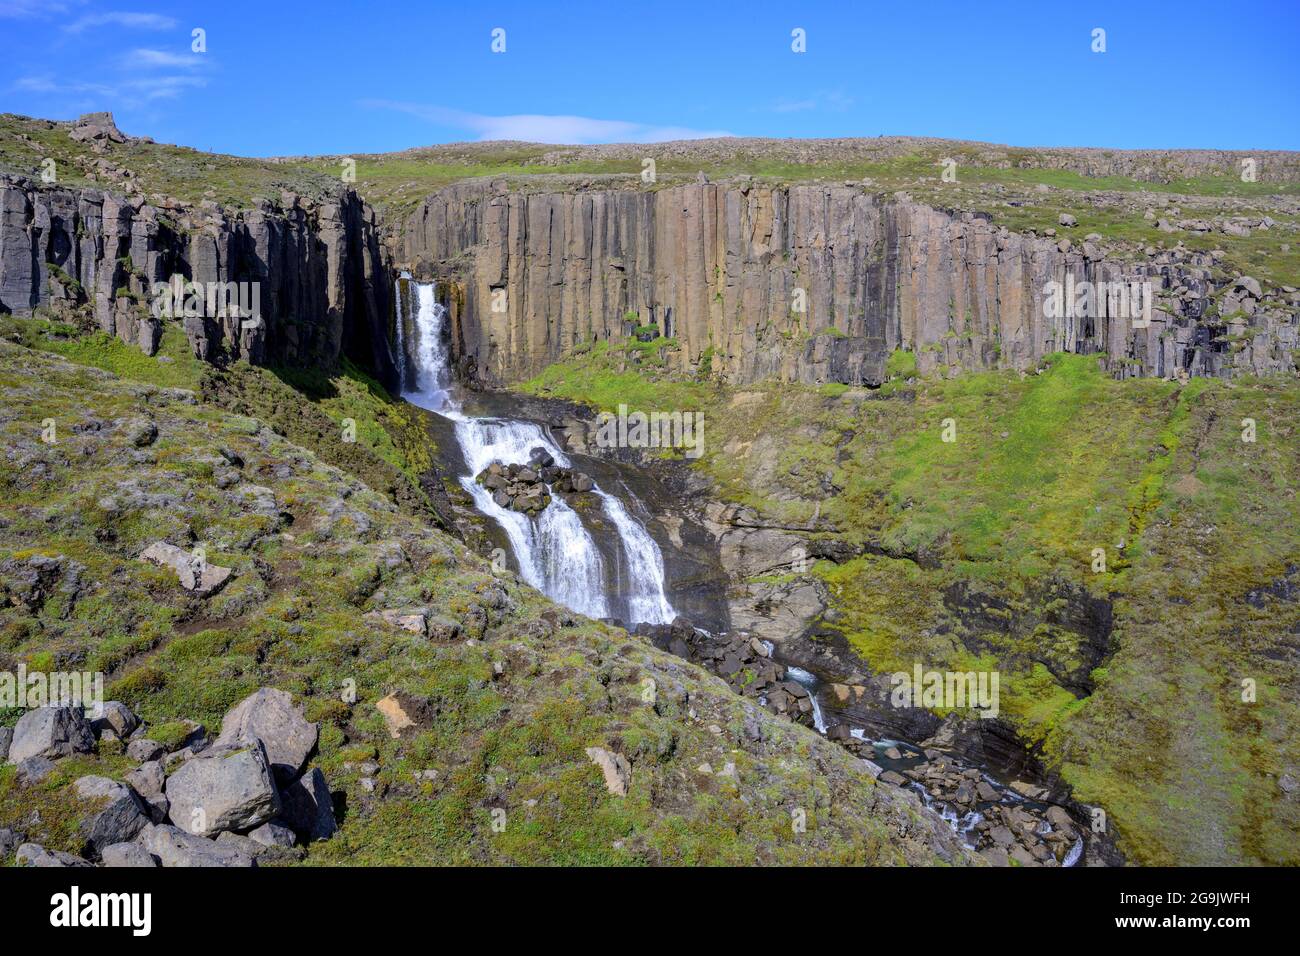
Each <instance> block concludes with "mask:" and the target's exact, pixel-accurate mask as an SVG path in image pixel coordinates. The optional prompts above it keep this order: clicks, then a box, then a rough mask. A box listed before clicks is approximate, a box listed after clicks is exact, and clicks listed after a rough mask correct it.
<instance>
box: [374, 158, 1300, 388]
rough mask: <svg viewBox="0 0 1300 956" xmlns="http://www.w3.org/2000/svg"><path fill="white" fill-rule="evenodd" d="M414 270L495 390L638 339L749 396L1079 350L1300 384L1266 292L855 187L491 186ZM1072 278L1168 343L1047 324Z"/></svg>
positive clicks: (455, 194) (421, 211) (1184, 257)
mask: <svg viewBox="0 0 1300 956" xmlns="http://www.w3.org/2000/svg"><path fill="white" fill-rule="evenodd" d="M1058 243H1059V244H1058ZM1066 246H1069V247H1068V248H1066ZM396 258H397V260H398V261H399V262H400V263H401V264H403V265H405V266H407V267H409V268H410V269H412V270H413V272H414V273H415V274H416V275H417V276H418V277H422V278H438V279H441V280H444V281H445V282H446V283H447V284H448V287H449V289H450V293H449V294H448V296H447V298H448V303H447V304H448V306H449V308H450V310H451V313H452V320H453V326H454V335H455V345H456V348H457V349H458V351H459V352H460V354H461V355H462V356H467V357H470V358H472V359H473V360H474V363H475V364H476V366H477V370H478V374H479V376H480V377H481V378H482V379H483V380H484V381H486V382H488V383H490V384H506V383H510V382H515V381H519V380H521V379H525V378H527V377H529V376H532V375H534V374H537V373H538V372H540V371H541V370H542V369H543V368H544V367H545V366H546V365H548V364H549V363H551V362H554V361H556V360H558V359H561V358H563V357H565V356H567V355H569V354H571V353H572V352H573V351H574V350H575V348H577V347H578V346H580V345H581V344H583V343H588V342H592V341H599V340H602V339H619V338H623V337H625V336H627V335H629V334H630V333H631V332H632V329H633V327H634V326H635V325H636V324H638V323H639V324H653V325H655V326H657V328H658V330H659V332H660V333H661V334H663V335H666V336H670V337H675V338H677V339H678V341H679V343H680V344H681V346H682V347H681V349H680V351H679V352H678V353H676V357H675V360H676V361H678V362H680V363H681V364H682V365H683V367H695V365H696V363H697V362H699V361H700V359H701V358H702V357H703V356H705V355H707V356H708V358H709V360H710V367H711V368H712V369H713V370H714V371H715V372H720V373H721V374H722V376H723V377H724V378H725V379H726V380H728V381H731V382H733V383H745V382H750V381H754V380H757V379H761V378H765V377H773V376H775V377H779V378H781V379H783V380H787V381H799V382H804V383H808V384H817V383H822V382H844V383H849V384H877V383H879V382H880V381H881V380H882V378H883V375H884V366H885V362H886V359H887V357H888V356H889V354H890V353H891V352H892V351H893V350H895V349H898V348H906V349H910V350H912V351H914V352H916V353H917V359H918V364H919V367H920V370H921V371H922V372H929V371H933V370H935V369H936V368H938V367H940V366H952V367H962V368H969V369H979V368H989V367H996V366H1007V367H1013V368H1021V369H1024V368H1029V367H1031V366H1032V365H1033V364H1034V363H1035V362H1037V360H1038V359H1039V358H1041V357H1042V356H1043V355H1046V354H1048V353H1051V352H1054V351H1058V350H1065V351H1071V352H1086V353H1097V354H1098V355H1100V356H1103V357H1104V358H1105V359H1106V361H1107V363H1108V364H1109V366H1110V367H1111V368H1112V370H1114V371H1115V372H1116V373H1117V374H1123V375H1147V376H1152V375H1154V376H1169V375H1173V374H1176V373H1177V372H1178V370H1180V369H1181V370H1185V371H1186V373H1187V374H1190V375H1228V374H1232V373H1233V372H1238V371H1253V372H1258V373H1270V372H1279V371H1289V370H1292V369H1293V368H1294V363H1293V360H1292V356H1291V351H1292V349H1294V348H1295V347H1296V343H1297V336H1296V323H1297V316H1296V310H1295V308H1294V305H1295V303H1294V300H1292V302H1291V303H1290V304H1288V303H1284V302H1282V301H1280V300H1277V299H1270V298H1269V297H1268V296H1266V295H1265V294H1264V293H1262V292H1261V291H1260V290H1259V287H1258V285H1257V284H1254V283H1253V280H1251V282H1248V283H1246V284H1245V285H1244V286H1243V287H1240V288H1237V287H1235V286H1233V287H1222V286H1221V287H1219V288H1216V287H1215V282H1214V280H1213V278H1212V271H1211V268H1210V267H1211V265H1212V264H1213V259H1212V257H1211V255H1210V254H1198V253H1191V252H1189V251H1188V250H1186V249H1178V250H1149V254H1148V255H1146V256H1144V257H1141V259H1140V261H1133V262H1130V263H1123V262H1120V261H1117V260H1115V259H1112V258H1108V257H1107V256H1106V254H1105V253H1104V252H1103V251H1102V250H1101V249H1100V248H1099V247H1098V246H1097V244H1096V243H1093V242H1084V243H1082V244H1079V245H1073V244H1069V243H1060V240H1058V239H1056V238H1047V237H1041V238H1039V237H1033V236H1026V235H1022V234H1019V233H1013V232H1009V231H1007V230H1006V229H1003V228H999V227H997V226H995V225H993V224H992V223H990V222H989V221H988V219H986V218H983V217H981V216H980V215H979V214H973V213H962V214H950V213H947V212H944V211H942V210H938V209H934V208H931V207H929V206H926V205H922V204H919V203H915V202H912V201H910V200H908V199H907V198H906V197H899V198H881V197H879V196H876V195H873V194H872V193H870V192H869V191H868V190H866V189H865V188H863V187H861V186H856V185H853V184H844V185H824V184H815V185H814V184H810V185H796V186H768V185H757V184H753V183H750V182H747V181H738V182H728V183H716V184H715V183H708V182H697V183H693V184H689V185H682V186H674V187H670V188H663V189H658V190H639V189H631V188H583V186H582V185H581V184H573V183H560V182H556V183H554V184H553V185H552V187H551V188H547V187H546V186H545V185H542V186H534V187H533V188H531V189H529V190H527V191H525V190H520V189H512V188H511V187H510V186H509V185H508V184H507V183H506V182H505V181H504V180H493V181H488V180H477V181H471V182H466V183H461V184H457V185H453V186H449V187H446V188H444V189H442V190H439V191H438V192H436V193H434V194H432V195H430V196H428V197H427V198H426V199H425V200H424V201H423V202H422V203H421V205H420V206H419V207H418V208H417V209H416V211H415V212H414V213H413V214H412V215H411V216H410V217H409V218H408V219H407V221H406V222H405V223H404V224H403V227H402V230H401V235H400V237H398V240H397V251H396ZM1067 278H1072V279H1073V281H1074V282H1075V283H1079V282H1084V281H1089V282H1093V283H1097V282H1103V281H1104V282H1119V281H1150V282H1151V285H1152V289H1153V291H1154V293H1155V295H1156V308H1155V309H1154V310H1153V312H1152V315H1151V322H1150V324H1149V325H1147V326H1146V327H1143V328H1135V327H1134V323H1133V321H1132V320H1131V319H1130V318H1129V317H1128V316H1125V315H1116V314H1114V313H1115V312H1118V311H1119V310H1118V309H1117V308H1116V305H1117V303H1116V302H1115V301H1114V299H1113V297H1112V299H1111V302H1110V309H1109V312H1110V313H1111V314H1110V315H1108V316H1107V317H1102V318H1073V317H1064V316H1063V317H1057V318H1049V317H1048V316H1047V314H1046V313H1045V310H1044V298H1045V296H1044V289H1045V288H1046V287H1047V284H1048V283H1049V282H1052V281H1056V282H1060V283H1062V284H1064V283H1066V281H1067ZM800 289H801V290H803V293H804V295H803V302H802V303H800V302H799V300H798V298H797V293H796V290H800ZM799 304H802V305H804V310H803V311H799V308H798V305H799ZM629 312H635V313H637V315H638V317H639V318H638V320H637V322H636V323H633V322H630V321H627V320H625V318H624V316H625V314H626V313H629ZM1220 315H1221V316H1223V318H1222V319H1220V318H1218V316H1220Z"/></svg>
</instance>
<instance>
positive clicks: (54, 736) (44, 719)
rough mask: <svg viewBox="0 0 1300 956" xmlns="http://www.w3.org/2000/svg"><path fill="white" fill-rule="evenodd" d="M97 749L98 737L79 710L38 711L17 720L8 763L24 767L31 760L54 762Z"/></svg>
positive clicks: (28, 712)
mask: <svg viewBox="0 0 1300 956" xmlns="http://www.w3.org/2000/svg"><path fill="white" fill-rule="evenodd" d="M94 749H95V735H94V734H93V733H92V732H91V729H90V724H89V723H87V721H86V715H85V714H84V713H83V712H82V709H81V708H80V707H76V706H71V707H37V708H36V709H34V710H29V711H27V713H25V714H23V715H22V716H21V717H19V718H18V723H17V725H16V726H15V727H14V734H13V740H12V742H11V743H10V744H9V757H8V759H9V762H10V763H22V762H23V761H24V760H26V759H27V758H29V757H48V758H51V759H53V758H58V757H66V756H69V755H70V754H74V753H90V752H92V751H93V750H94Z"/></svg>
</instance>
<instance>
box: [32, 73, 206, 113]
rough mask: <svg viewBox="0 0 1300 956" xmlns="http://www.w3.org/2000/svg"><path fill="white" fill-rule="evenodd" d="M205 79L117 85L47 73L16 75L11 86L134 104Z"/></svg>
mask: <svg viewBox="0 0 1300 956" xmlns="http://www.w3.org/2000/svg"><path fill="white" fill-rule="evenodd" d="M207 82H208V81H207V80H205V79H204V78H203V77H199V76H179V75H178V76H169V75H162V76H150V77H146V78H140V79H133V80H123V81H122V82H121V83H119V84H116V85H114V84H109V83H85V82H81V81H77V80H71V81H69V80H61V79H55V78H54V77H53V76H51V75H50V74H48V73H44V74H40V75H38V76H24V77H20V78H19V79H18V80H17V81H16V82H15V83H14V85H13V87H12V88H13V89H15V90H22V91H23V92H26V93H40V94H43V95H46V96H63V97H87V96H89V97H98V98H99V99H101V100H107V101H108V103H107V104H106V105H108V106H122V107H128V108H129V107H135V106H140V105H142V104H143V103H147V102H150V101H152V100H169V99H174V98H175V97H177V96H179V95H180V94H181V93H182V92H183V91H184V90H186V89H189V88H192V87H197V86H206V85H207Z"/></svg>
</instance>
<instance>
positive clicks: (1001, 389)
mask: <svg viewBox="0 0 1300 956" xmlns="http://www.w3.org/2000/svg"><path fill="white" fill-rule="evenodd" d="M904 361H905V360H903V359H895V360H891V363H890V364H891V367H892V371H893V372H894V374H895V375H896V376H898V377H897V378H895V379H894V380H893V381H890V382H888V383H886V385H885V386H884V387H882V388H881V389H879V390H876V391H868V390H865V389H854V388H837V389H836V388H827V387H822V388H818V389H814V388H806V387H801V386H797V385H789V384H777V383H766V384H760V385H751V386H745V387H743V388H730V389H729V388H722V387H719V386H716V385H713V384H708V385H701V384H700V383H698V382H694V381H689V380H688V381H669V380H665V378H664V375H663V373H662V372H660V371H659V370H658V369H650V370H644V369H639V368H638V367H636V366H634V365H628V364H627V362H626V358H625V356H624V355H621V354H618V353H617V352H616V350H614V349H613V348H611V349H610V350H608V351H607V352H605V353H602V354H599V355H594V354H593V355H591V356H583V357H580V358H576V359H574V360H571V361H570V362H567V363H564V364H561V365H556V366H552V367H551V368H550V369H548V370H547V372H546V373H545V374H544V375H543V376H541V377H539V378H537V379H534V380H533V381H532V382H529V383H526V384H525V385H524V386H523V387H524V388H525V389H526V390H529V391H532V392H536V393H540V394H549V395H554V396H556V397H562V398H566V399H572V400H579V401H589V402H591V403H592V404H593V405H595V406H597V407H600V408H603V409H610V408H612V407H614V405H615V403H616V402H617V401H620V400H622V399H621V398H620V396H622V395H626V394H634V395H636V396H637V407H638V408H640V409H642V410H645V411H652V410H655V409H660V410H665V411H667V410H672V409H675V408H696V409H699V410H701V411H703V413H704V415H705V420H706V432H705V433H706V436H707V441H706V448H705V454H704V456H703V457H702V458H701V459H700V460H699V461H698V462H697V463H695V464H694V467H696V468H698V469H699V470H700V471H701V472H703V473H704V474H706V475H707V476H708V477H709V478H710V479H711V480H712V482H713V484H714V486H715V488H716V489H717V492H718V495H719V496H720V497H722V498H723V499H725V500H728V501H734V502H738V503H741V504H746V505H749V506H752V507H754V508H756V509H757V510H758V511H759V512H760V514H762V515H764V516H765V517H767V518H769V519H772V520H776V521H779V522H783V523H798V524H803V525H806V524H808V523H809V522H812V521H814V520H820V521H822V522H824V523H825V526H827V527H829V528H830V529H832V530H831V531H827V532H822V534H823V535H824V536H830V537H837V538H841V539H844V540H848V541H850V542H852V543H855V544H857V545H860V546H863V547H865V548H867V549H868V553H866V554H864V555H863V556H862V557H859V558H855V559H853V560H851V561H848V562H846V563H844V564H840V565H833V564H830V563H829V562H819V563H818V564H817V565H815V567H814V568H813V573H815V574H817V575H819V576H820V577H822V578H823V579H824V580H825V582H826V584H827V586H828V588H829V590H830V593H831V595H832V598H833V601H832V608H833V612H834V615H833V621H832V620H831V619H828V620H827V621H826V622H825V624H826V625H828V626H832V627H834V628H836V629H838V630H841V631H843V632H844V633H845V635H846V636H847V637H848V639H849V641H850V643H851V644H852V646H853V647H854V648H855V649H856V650H857V651H858V653H859V654H860V655H861V656H862V658H863V659H864V661H865V662H866V663H867V664H868V665H869V666H870V667H871V668H872V669H873V670H874V671H876V672H878V673H880V672H892V671H895V670H909V671H910V670H911V668H912V665H913V664H914V663H915V662H917V661H919V662H921V663H922V664H923V665H924V666H925V667H926V668H927V669H930V668H934V669H940V670H970V669H977V670H978V669H987V668H989V667H997V668H998V669H999V670H1000V672H1001V696H1002V701H1001V708H1002V712H1003V714H1004V716H1006V717H1008V718H1010V719H1011V720H1012V721H1013V722H1014V723H1015V725H1016V726H1017V727H1018V729H1019V731H1020V733H1021V735H1022V737H1023V738H1024V739H1025V740H1026V742H1027V745H1033V746H1038V747H1040V748H1041V749H1042V750H1043V752H1044V755H1045V757H1046V758H1047V760H1048V762H1049V763H1050V764H1051V765H1052V766H1053V767H1054V768H1056V769H1058V770H1059V771H1060V772H1061V773H1062V775H1063V777H1064V778H1065V780H1066V781H1067V782H1069V783H1071V784H1072V785H1073V786H1074V788H1075V793H1076V796H1077V797H1078V798H1079V799H1081V800H1083V801H1085V802H1087V801H1093V802H1096V803H1097V804H1100V805H1101V806H1102V807H1104V808H1105V809H1106V810H1107V812H1108V813H1109V814H1110V820H1111V824H1112V825H1113V826H1114V827H1116V828H1117V830H1118V832H1119V833H1120V835H1121V837H1122V845H1123V848H1124V849H1125V851H1126V852H1127V853H1128V854H1129V856H1130V859H1132V860H1134V861H1135V862H1141V863H1166V864H1167V863H1180V864H1188V863H1238V864H1239V863H1292V864H1294V863H1296V862H1300V857H1298V856H1297V850H1296V843H1295V839H1294V836H1295V833H1296V832H1300V817H1298V816H1297V811H1296V806H1295V803H1294V801H1292V800H1291V799H1290V798H1289V797H1287V795H1286V794H1285V793H1284V792H1283V791H1282V790H1281V789H1280V788H1279V785H1278V779H1279V778H1280V777H1281V776H1282V775H1283V774H1287V773H1290V774H1292V776H1294V774H1295V770H1296V766H1297V757H1298V756H1300V754H1298V753H1297V750H1298V749H1300V748H1298V747H1297V743H1296V739H1295V734H1294V728H1295V727H1296V726H1298V725H1300V724H1298V723H1297V721H1298V720H1300V713H1297V703H1298V702H1300V693H1298V690H1300V688H1297V686H1296V683H1295V667H1294V655H1295V641H1294V634H1295V632H1296V629H1297V627H1300V603H1298V602H1297V601H1296V600H1295V598H1294V591H1293V590H1291V591H1288V590H1287V589H1286V588H1285V587H1282V586H1275V587H1274V588H1273V590H1271V591H1269V590H1264V591H1263V592H1261V593H1262V595H1263V596H1260V594H1255V596H1253V597H1252V598H1251V600H1247V595H1249V594H1251V593H1252V592H1258V591H1260V589H1266V588H1267V587H1268V586H1269V585H1270V584H1273V585H1276V582H1279V581H1283V580H1291V581H1292V587H1294V578H1295V574H1296V570H1295V568H1296V565H1297V564H1300V535H1297V532H1296V520H1297V517H1298V515H1297V511H1298V509H1297V503H1296V491H1295V489H1296V484H1297V479H1298V478H1300V441H1298V440H1297V435H1296V431H1295V428H1296V425H1295V423H1296V417H1297V410H1298V409H1300V385H1298V384H1297V382H1296V381H1295V379H1293V378H1285V379H1271V380H1264V379H1237V380H1233V381H1231V382H1223V381H1211V380H1204V379H1194V380H1192V381H1191V382H1190V383H1188V384H1186V385H1181V384H1179V383H1177V382H1167V381H1155V380H1141V379H1139V380H1128V381H1118V380H1114V379H1112V378H1109V377H1108V376H1106V375H1104V374H1103V373H1102V372H1101V371H1100V369H1099V365H1098V361H1097V359H1096V358H1093V357H1088V356H1081V355H1054V356H1050V357H1048V358H1047V359H1046V360H1044V362H1043V364H1042V366H1041V368H1039V369H1038V370H1036V373H1031V374H1027V375H1021V374H1019V373H1017V372H1014V371H998V372H985V373H976V374H965V375H961V376H958V377H956V378H952V379H933V380H929V379H922V380H910V381H908V380H905V379H904V377H905V375H910V374H912V372H913V371H914V370H909V369H905V368H903V367H902V366H903V364H904ZM894 366H896V367H894ZM619 368H622V369H623V370H622V371H619V370H618V369H619ZM628 376H635V377H637V378H639V380H640V381H639V382H638V383H632V382H630V381H627V380H626V379H627V378H628ZM1246 419H1252V420H1253V421H1254V423H1255V436H1256V440H1255V441H1254V442H1253V443H1252V442H1245V441H1243V440H1242V436H1243V433H1244V430H1245V425H1244V424H1243V423H1244V420H1246ZM946 426H952V431H951V432H950V435H951V437H953V439H954V440H953V441H951V442H947V441H944V440H943V439H944V433H945V427H946ZM1097 549H1101V550H1102V552H1103V553H1104V559H1105V565H1104V570H1099V568H1100V565H1098V564H1097V563H1096V561H1097ZM1288 575H1290V577H1289V578H1288ZM955 586H956V587H960V588H963V589H965V591H964V592H963V593H970V594H973V595H974V596H975V598H976V600H975V602H974V605H975V607H974V610H972V608H971V607H965V608H963V607H959V606H955V603H954V600H953V599H952V598H951V595H952V593H953V592H952V590H951V589H953V588H954V587H955ZM1086 601H1102V602H1109V603H1110V606H1111V607H1112V608H1113V614H1114V618H1113V630H1112V631H1111V635H1110V645H1109V648H1108V649H1107V651H1106V657H1105V660H1104V661H1103V662H1102V663H1101V666H1097V667H1095V668H1092V667H1091V665H1092V664H1093V662H1094V661H1093V657H1094V655H1093V653H1092V649H1090V648H1089V646H1088V640H1087V634H1086V633H1085V632H1084V631H1083V630H1081V629H1080V628H1079V627H1078V626H1077V624H1075V623H1072V622H1071V619H1070V614H1069V613H1068V612H1069V608H1070V607H1072V606H1077V605H1079V604H1080V602H1086ZM1247 678H1249V679H1251V680H1253V681H1255V686H1256V688H1257V701H1256V702H1255V703H1245V702H1243V701H1242V685H1241V681H1242V680H1244V679H1247ZM1081 684H1082V689H1081Z"/></svg>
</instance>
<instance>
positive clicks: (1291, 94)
mask: <svg viewBox="0 0 1300 956" xmlns="http://www.w3.org/2000/svg"><path fill="white" fill-rule="evenodd" d="M196 28H200V29H202V30H203V31H205V38H206V46H207V49H206V52H203V53H194V52H192V49H191V46H192V31H193V30H194V29H196ZM497 28H500V29H503V30H504V31H505V52H504V53H494V52H492V48H491V47H492V40H493V38H492V31H493V30H494V29H497ZM796 28H800V29H802V30H804V31H805V32H806V48H807V49H806V52H804V53H794V52H793V51H792V49H791V44H792V37H791V31H792V30H794V29H796ZM1095 28H1102V29H1104V30H1105V31H1106V33H1105V42H1106V51H1105V52H1104V53H1094V52H1092V49H1091V47H1092V44H1093V39H1092V31H1093V30H1094V29H1095ZM0 51H2V52H3V57H0V111H3V112H16V113H24V114H27V115H35V116H43V117H49V118H56V119H66V118H71V117H73V116H76V115H77V114H78V113H81V112H87V111H90V110H99V109H109V110H112V111H114V113H116V115H117V120H118V124H119V126H121V127H122V128H123V129H124V130H126V131H127V132H129V133H133V134H136V135H148V136H152V137H154V138H155V139H158V140H160V141H164V142H174V143H181V144H184V145H189V146H195V147H198V148H199V149H205V150H216V151H220V152H228V153H236V154H240V155H288V154H316V153H342V154H346V153H358V152H379V151H387V150H395V149H403V148H406V147H410V146H418V145H424V144H429V143H439V142H453V141H462V140H478V139H501V138H513V139H529V140H539V141H547V142H617V141H647V140H661V139H672V138H686V137H691V136H698V135H716V134H733V135H738V136H799V137H808V136H876V135H879V134H898V135H917V136H949V137H956V138H961V139H975V140H986V141H992V142H1001V143H1010V144H1015V145H1069V146H1105V147H1114V148H1138V147H1153V148H1172V147H1209V148H1248V149H1300V121H1298V117H1300V92H1298V91H1300V0H1272V2H1266V0H1260V2H1255V0H1234V2H1231V3H1224V2H1222V0H1220V2H1206V0H1185V2H1181V3H1155V2H1144V0H1129V2H1124V3H1111V2H1088V3H1080V2H1070V0H1038V2H996V0H987V2H974V0H972V2H965V3H960V2H947V0H924V2H908V0H859V2H852V3H849V2H844V3H793V2H779V3H776V2H767V0H751V2H748V3H727V2H710V0H696V2H692V3H679V2H675V0H646V2H637V0H619V2H611V0H605V2H599V3H593V2H585V0H584V2H565V3H547V2H543V0H532V2H524V3H515V2H489V3H475V4H469V3H466V2H460V3H444V2H420V3H414V2H413V3H401V4H398V3H395V4H392V5H390V6H385V5H384V4H381V3H379V2H374V3H369V4H365V3H349V2H341V0H311V2H303V0H263V2H260V3H243V2H238V0H235V2H230V3H223V4H207V3H204V4H200V3H187V2H172V3H167V4H161V3H159V4H153V5H150V4H144V3H131V2H125V0H123V2H116V0H109V2H105V3H97V2H88V0H0Z"/></svg>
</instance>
